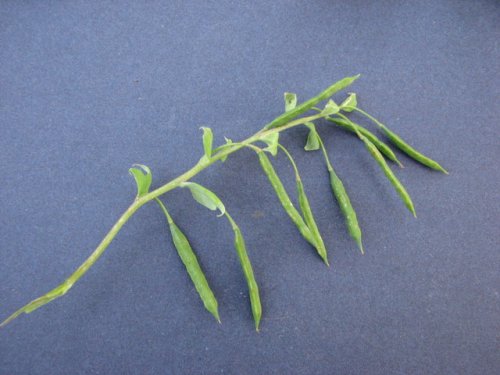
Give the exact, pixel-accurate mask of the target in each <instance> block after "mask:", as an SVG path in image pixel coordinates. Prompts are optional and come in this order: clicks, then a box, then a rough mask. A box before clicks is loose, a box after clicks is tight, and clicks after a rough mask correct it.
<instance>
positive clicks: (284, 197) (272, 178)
mask: <svg viewBox="0 0 500 375" xmlns="http://www.w3.org/2000/svg"><path fill="white" fill-rule="evenodd" d="M257 155H258V157H259V162H260V165H261V167H262V170H263V171H264V173H265V174H266V176H267V178H268V179H269V182H270V183H271V185H272V187H273V188H274V191H275V192H276V195H277V196H278V199H279V200H280V203H281V205H282V206H283V208H284V209H285V212H286V213H287V214H288V216H290V219H291V220H292V221H293V223H294V224H295V225H296V226H297V228H298V229H299V232H300V234H302V237H304V238H305V239H306V240H307V242H309V243H310V244H311V245H313V246H314V247H316V242H315V240H314V238H313V236H312V234H311V231H310V230H309V228H308V227H307V225H306V223H305V222H304V220H303V219H302V216H300V214H299V212H298V211H297V209H296V208H295V206H294V205H293V203H292V201H291V199H290V196H289V195H288V193H287V192H286V190H285V187H284V186H283V183H282V182H281V180H280V178H279V176H278V174H277V173H276V170H275V169H274V167H273V165H272V164H271V161H270V160H269V158H268V157H267V155H266V153H265V152H263V151H257Z"/></svg>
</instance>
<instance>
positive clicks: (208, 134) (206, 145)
mask: <svg viewBox="0 0 500 375" xmlns="http://www.w3.org/2000/svg"><path fill="white" fill-rule="evenodd" d="M200 129H202V130H203V150H204V151H205V156H206V157H207V158H209V159H210V157H211V156H212V143H213V140H214V135H213V133H212V129H210V128H207V127H205V126H202V127H201V128H200Z"/></svg>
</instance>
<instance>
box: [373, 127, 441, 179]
mask: <svg viewBox="0 0 500 375" xmlns="http://www.w3.org/2000/svg"><path fill="white" fill-rule="evenodd" d="M379 126H380V129H382V131H383V132H384V134H385V135H386V136H387V138H389V140H390V141H391V143H392V144H394V145H395V146H396V147H397V148H399V149H400V150H401V151H403V152H404V153H405V154H406V155H408V156H409V157H411V158H412V159H414V160H416V161H418V162H419V163H420V164H423V165H425V166H426V167H429V168H431V169H434V170H436V171H440V172H443V173H446V174H448V171H447V170H446V169H444V168H443V167H442V166H441V165H440V164H439V163H438V162H437V161H434V160H432V159H431V158H429V157H427V156H425V155H424V154H422V153H420V152H418V151H417V150H415V149H414V148H413V147H412V146H410V145H409V144H408V143H406V142H405V141H404V140H403V139H401V137H399V136H398V135H397V134H396V133H394V132H393V131H391V130H389V129H388V128H387V126H385V125H383V124H379Z"/></svg>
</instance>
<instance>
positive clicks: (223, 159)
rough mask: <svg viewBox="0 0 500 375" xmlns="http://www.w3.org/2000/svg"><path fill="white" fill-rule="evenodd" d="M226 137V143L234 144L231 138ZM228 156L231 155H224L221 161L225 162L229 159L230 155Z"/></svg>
mask: <svg viewBox="0 0 500 375" xmlns="http://www.w3.org/2000/svg"><path fill="white" fill-rule="evenodd" d="M224 139H225V140H226V145H231V144H233V141H232V140H231V139H229V138H226V137H224ZM228 156H229V155H226V156H224V157H223V158H221V159H220V161H221V162H223V163H224V162H225V161H226V159H227V157H228Z"/></svg>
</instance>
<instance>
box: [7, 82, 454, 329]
mask: <svg viewBox="0 0 500 375" xmlns="http://www.w3.org/2000/svg"><path fill="white" fill-rule="evenodd" d="M358 78H359V75H356V76H353V77H347V78H344V79H342V80H340V81H338V82H336V83H334V84H333V85H331V86H330V87H328V88H327V89H326V90H324V91H322V92H321V93H320V94H318V95H316V96H315V97H313V98H311V99H309V100H307V101H305V102H303V103H301V104H298V101H297V96H296V95H295V94H293V93H289V92H287V93H285V95H284V99H285V111H284V113H283V114H282V115H280V116H278V117H277V118H275V119H274V120H273V121H271V122H270V123H268V124H267V125H265V126H264V127H263V128H262V129H261V130H260V131H258V132H257V133H255V134H254V135H252V136H250V137H248V138H247V139H245V140H243V141H240V142H233V141H232V140H231V139H229V138H225V140H226V143H225V144H223V145H221V146H218V147H216V148H213V132H212V130H211V129H210V128H208V127H202V128H201V130H202V131H203V137H202V141H203V142H202V144H203V156H202V157H201V158H200V159H199V161H198V162H197V163H196V164H195V165H194V166H193V167H191V168H190V169H189V170H187V171H186V172H184V173H183V174H181V175H180V176H178V177H176V178H174V179H173V180H171V181H169V182H167V183H166V184H164V185H162V186H160V187H159V188H157V189H154V190H152V191H151V190H150V188H151V183H152V180H153V176H152V173H151V170H150V169H149V168H148V167H147V166H145V165H141V164H135V165H133V166H132V168H130V169H129V172H130V174H131V175H132V176H133V177H134V179H135V182H136V185H137V194H136V197H135V199H134V200H133V202H132V204H131V205H130V206H129V208H128V209H127V210H126V211H125V212H124V213H123V214H122V215H121V217H120V218H119V219H118V221H117V222H116V223H115V224H114V225H113V227H112V228H111V229H110V231H109V232H108V233H107V234H106V236H105V237H104V238H103V239H102V241H101V242H100V243H99V245H98V246H97V248H96V249H95V250H94V252H93V253H92V254H91V255H90V256H89V257H88V258H87V260H85V262H83V264H82V265H81V266H80V267H78V268H77V269H76V270H75V271H74V272H73V273H72V274H71V275H70V276H69V277H68V278H67V279H66V280H65V281H64V282H63V283H61V284H60V285H59V286H57V287H56V288H54V289H52V290H51V291H50V292H48V293H46V294H44V295H43V296H41V297H39V298H37V299H35V300H33V301H31V302H30V303H28V304H27V305H25V306H24V307H22V308H20V309H19V310H17V311H16V312H14V313H13V314H12V315H10V316H9V317H8V318H7V319H6V320H5V321H3V323H1V324H0V327H3V326H5V325H6V324H8V323H9V322H11V321H12V320H14V319H15V318H17V317H18V316H19V315H21V314H23V313H26V314H29V313H31V312H33V311H35V310H36V309H38V308H40V307H42V306H43V305H45V304H47V303H49V302H51V301H53V300H54V299H56V298H59V297H61V296H63V295H64V294H66V293H67V292H68V291H69V290H70V289H71V288H72V286H73V285H74V284H75V283H76V282H77V281H78V280H79V279H80V278H81V277H82V276H83V275H84V274H85V273H86V272H87V271H88V270H89V269H90V267H92V265H93V264H94V263H95V262H96V261H97V260H98V259H99V258H100V256H101V255H102V254H103V253H104V251H105V250H106V249H107V248H108V246H109V244H110V243H111V242H112V241H113V239H114V238H115V236H116V235H117V234H118V232H119V231H120V230H121V229H122V227H123V225H124V224H125V223H126V222H127V221H128V220H129V219H130V217H132V215H134V213H135V212H136V211H137V210H138V209H139V208H141V207H142V206H143V205H145V204H146V203H149V202H152V201H154V202H156V203H158V205H159V206H160V208H161V210H162V212H163V213H164V214H165V216H166V218H167V223H168V225H169V228H170V232H171V235H172V241H173V244H174V247H175V248H176V249H177V252H178V254H179V257H180V258H181V261H182V262H183V264H184V266H185V267H186V270H187V272H188V274H189V276H190V278H191V280H192V282H193V284H194V286H195V288H196V290H197V291H198V294H199V295H200V298H201V300H202V301H203V303H204V305H205V307H206V309H207V310H208V311H209V312H210V313H211V314H212V315H213V316H214V317H215V318H216V319H217V320H218V321H219V322H220V317H219V312H218V303H217V299H216V297H215V295H214V293H213V291H212V290H211V288H210V285H209V282H208V280H207V278H206V276H205V274H204V272H203V270H202V269H201V266H200V265H199V263H198V261H197V257H196V254H195V252H194V250H193V249H192V248H191V245H190V243H189V241H188V239H187V237H186V236H185V234H184V233H183V232H182V231H181V229H180V228H179V227H178V226H177V225H176V224H175V222H174V220H173V218H172V216H171V215H170V214H169V212H168V210H167V208H166V206H165V204H164V203H163V201H161V200H160V199H159V197H160V196H163V195H165V194H166V193H168V192H169V191H171V190H173V189H176V188H187V189H189V190H190V192H191V195H192V197H193V198H194V199H195V200H196V201H197V202H198V203H200V204H201V205H203V206H205V207H206V208H208V209H210V210H213V211H215V210H217V211H219V215H217V216H219V217H220V216H225V217H226V218H227V220H228V221H229V224H230V226H231V229H232V230H233V232H234V235H235V240H234V245H235V249H236V253H237V255H238V258H239V260H240V264H241V267H242V271H243V275H244V277H245V279H246V281H247V285H248V290H249V297H250V304H251V309H252V314H253V317H254V322H255V328H256V330H257V331H258V330H259V324H260V320H261V316H262V306H261V301H260V295H259V287H258V284H257V281H256V278H255V275H254V272H253V268H252V264H251V262H250V258H249V256H248V253H247V250H246V246H245V242H244V239H243V234H242V232H241V230H240V228H239V226H238V225H237V224H236V221H235V220H234V219H233V218H232V217H231V216H230V215H229V213H228V212H227V210H226V207H225V205H224V204H223V202H222V200H221V199H220V198H219V197H218V196H217V195H216V194H215V193H214V192H212V191H211V190H209V189H208V188H206V187H204V186H202V185H199V184H197V183H195V182H193V181H191V179H192V178H193V177H195V176H196V175H198V174H199V173H200V172H202V171H203V170H205V169H206V168H208V167H209V166H211V165H212V164H214V163H216V162H218V161H221V162H224V161H225V160H226V159H227V157H228V156H230V155H231V154H233V153H235V152H237V151H239V150H241V149H242V148H250V149H252V150H254V151H255V152H256V154H257V156H258V158H259V162H260V164H261V167H262V169H263V171H264V173H265V174H266V175H267V177H268V179H269V181H270V183H271V185H272V186H273V188H274V190H275V192H276V194H277V196H278V198H279V200H280V202H281V204H282V206H283V208H284V209H285V211H286V212H287V214H288V215H289V217H290V219H291V220H292V221H293V223H294V224H295V225H296V226H297V228H298V230H299V232H300V233H301V235H302V236H303V237H304V239H306V240H307V241H308V242H309V243H310V244H311V245H312V246H313V247H314V248H315V249H316V251H317V253H318V255H319V256H320V257H321V258H322V260H323V261H324V262H325V263H326V264H327V265H329V260H328V254H327V250H326V248H325V245H324V243H323V239H322V237H321V234H320V232H319V229H318V227H317V225H316V221H315V219H314V215H313V212H312V210H311V207H310V204H309V199H308V197H307V195H306V193H305V189H304V185H303V183H302V180H301V178H300V175H299V171H298V168H297V166H296V164H295V162H294V159H293V157H292V155H291V154H290V153H289V152H288V150H287V149H286V148H285V147H284V146H283V145H282V144H281V143H280V142H279V135H280V133H281V132H283V131H285V130H288V129H291V128H294V127H297V126H306V127H307V128H308V129H309V132H308V136H307V140H306V144H305V147H304V148H305V150H306V151H315V150H321V151H322V153H323V157H324V160H325V163H326V166H327V170H328V173H329V177H330V184H331V187H332V191H333V194H334V196H335V198H336V200H337V202H338V204H339V206H340V208H341V211H342V213H343V215H344V216H345V221H346V226H347V229H348V231H349V233H350V235H351V236H352V238H353V239H354V240H355V242H356V243H357V245H358V246H359V248H360V250H361V252H362V253H363V252H364V250H363V245H362V242H361V229H360V228H359V224H358V221H357V215H356V212H355V211H354V207H353V205H352V203H351V201H350V199H349V196H348V194H347V191H346V188H345V186H344V184H343V182H342V181H341V179H340V177H339V176H338V174H337V172H336V170H335V169H334V168H333V166H332V164H331V161H330V158H329V156H328V153H327V150H326V147H325V145H324V143H323V140H322V138H321V137H320V134H319V132H318V130H317V129H316V125H315V124H314V121H316V120H327V121H326V122H321V124H335V126H338V127H341V128H343V129H345V130H347V131H350V132H351V133H352V134H354V135H356V136H357V137H358V138H359V139H360V140H361V141H362V142H363V143H364V145H365V147H366V148H367V150H368V151H369V153H370V154H371V155H372V156H373V158H374V159H375V161H376V162H377V163H378V164H379V166H380V167H381V169H382V171H383V172H384V174H385V175H386V177H387V178H388V180H389V181H390V182H391V184H393V186H394V187H395V189H396V191H397V192H398V194H399V195H400V197H401V198H402V200H403V202H404V203H405V205H406V206H407V207H408V209H409V210H410V211H411V212H412V213H413V214H414V215H415V209H414V206H413V202H412V200H411V198H410V195H409V194H408V192H407V191H406V189H405V187H404V186H403V184H402V183H401V182H400V181H399V180H398V179H397V177H396V175H395V173H394V172H393V171H392V169H391V168H390V166H389V165H388V164H387V162H386V161H385V158H387V159H389V160H390V161H393V162H395V163H397V164H398V165H399V166H400V167H402V164H401V163H400V162H399V160H398V159H397V157H396V155H395V154H394V152H393V151H392V150H391V148H390V147H389V146H388V145H387V144H386V143H384V142H383V141H381V140H380V139H379V138H378V137H377V136H375V134H373V133H372V132H371V131H370V130H368V129H366V128H365V127H363V126H362V125H359V124H357V123H354V122H353V121H352V120H350V119H349V118H348V117H346V114H349V113H351V112H358V113H359V114H361V115H363V116H365V117H367V118H368V119H369V120H371V121H373V122H374V123H375V124H376V125H378V127H379V129H380V130H381V131H382V134H383V135H385V136H386V137H387V138H388V139H389V141H390V142H391V143H392V144H393V145H395V146H396V147H397V148H398V149H400V150H401V151H403V152H404V153H406V154H407V155H408V156H410V157H411V158H413V159H414V160H416V161H417V162H419V163H421V164H422V165H425V166H427V167H429V168H432V169H435V170H438V171H441V172H444V173H448V172H447V171H446V170H445V169H444V168H443V167H442V166H441V165H440V164H438V163H437V162H436V161H434V160H432V159H430V158H429V157H427V156H425V155H423V154H422V153H420V152H418V151H417V150H415V149H414V148H413V147H412V146H410V145H409V144H408V143H407V142H405V141H404V140H403V139H402V138H401V137H399V136H398V135H397V134H396V133H394V132H393V131H392V130H390V129H389V128H388V127H387V126H385V125H384V124H382V123H381V122H379V121H378V120H377V119H375V118H374V117H373V116H371V115H369V114H368V113H366V112H365V111H363V110H362V109H360V108H359V107H358V101H357V96H356V94H355V93H350V94H349V95H348V96H347V98H346V99H345V100H344V101H342V103H341V104H340V105H338V104H337V103H336V102H335V101H334V100H333V99H331V96H332V95H334V94H335V93H337V92H338V91H340V90H343V89H345V88H347V87H348V86H350V85H351V84H352V83H353V82H354V81H355V80H356V79H358ZM324 100H327V103H326V104H325V105H324V107H323V108H317V107H316V105H317V104H318V103H319V102H321V101H324ZM309 110H316V111H317V113H316V114H313V115H308V116H304V117H299V116H302V115H303V114H304V113H306V112H308V111H309ZM262 143H263V144H265V145H266V147H265V148H261V147H259V144H262ZM279 150H282V152H283V153H285V154H286V156H287V158H288V159H289V161H290V163H291V164H292V166H293V169H294V172H295V182H296V187H297V200H298V202H299V209H300V211H299V210H297V209H296V208H295V207H294V205H293V203H292V201H291V199H290V197H289V195H288V193H287V192H286V190H285V188H284V186H283V184H282V182H281V180H280V178H279V176H278V173H277V172H276V170H275V169H274V167H273V166H272V163H271V161H270V159H269V158H268V157H267V155H266V153H269V154H271V155H272V156H275V155H276V154H277V153H278V152H279ZM415 216H416V215H415Z"/></svg>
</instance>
